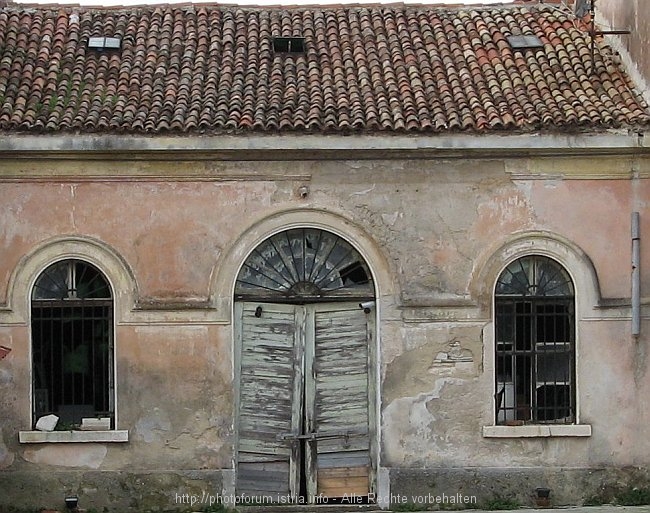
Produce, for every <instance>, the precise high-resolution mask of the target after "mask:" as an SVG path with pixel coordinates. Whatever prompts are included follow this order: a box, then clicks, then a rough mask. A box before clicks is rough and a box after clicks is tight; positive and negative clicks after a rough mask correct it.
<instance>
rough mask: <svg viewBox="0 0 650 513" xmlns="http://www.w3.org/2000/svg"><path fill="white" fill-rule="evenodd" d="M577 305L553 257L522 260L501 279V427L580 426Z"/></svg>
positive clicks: (497, 359)
mask: <svg viewBox="0 0 650 513" xmlns="http://www.w3.org/2000/svg"><path fill="white" fill-rule="evenodd" d="M574 299H575V298H574V287H573V283H572V281H571V278H570V277H569V275H568V273H567V272H566V270H565V269H564V268H563V267H562V266H561V265H560V264H558V263H557V262H556V261H554V260H552V259H550V258H548V257H544V256H526V257H523V258H519V259H518V260H515V261H514V262H512V263H511V264H510V265H508V266H507V267H506V268H505V270H504V271H503V272H502V273H501V275H500V276H499V279H498V281H497V285H496V297H495V312H496V318H495V333H496V341H495V342H496V343H495V347H496V354H495V362H496V394H495V397H496V422H497V424H506V425H522V424H525V423H567V424H571V423H574V422H575V420H576V406H575V300H574Z"/></svg>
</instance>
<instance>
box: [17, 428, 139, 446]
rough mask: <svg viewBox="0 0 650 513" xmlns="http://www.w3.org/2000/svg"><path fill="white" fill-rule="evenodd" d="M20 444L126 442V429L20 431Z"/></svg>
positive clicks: (127, 435) (127, 438) (127, 437)
mask: <svg viewBox="0 0 650 513" xmlns="http://www.w3.org/2000/svg"><path fill="white" fill-rule="evenodd" d="M18 440H19V442H20V443H21V444H42V443H65V442H75V443H76V442H81V443H84V442H100V443H103V442H128V441H129V432H128V430H126V429H117V430H112V431H20V432H19V433H18Z"/></svg>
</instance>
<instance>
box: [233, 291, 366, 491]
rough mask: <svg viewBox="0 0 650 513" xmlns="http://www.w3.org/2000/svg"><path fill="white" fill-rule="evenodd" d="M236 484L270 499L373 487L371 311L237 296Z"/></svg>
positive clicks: (344, 305)
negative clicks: (250, 299) (238, 297)
mask: <svg viewBox="0 0 650 513" xmlns="http://www.w3.org/2000/svg"><path fill="white" fill-rule="evenodd" d="M237 316H238V319H239V327H238V335H237V338H238V347H239V369H240V373H239V405H238V408H239V419H238V437H239V438H238V439H239V444H238V449H237V493H238V494H244V495H251V496H258V497H259V496H262V497H266V498H270V499H273V500H276V501H279V500H283V499H282V497H287V498H290V499H291V500H294V501H295V500H298V497H302V498H303V499H304V500H306V501H308V502H315V501H318V500H319V499H317V498H316V497H317V496H319V495H320V496H321V497H322V496H326V497H343V496H345V495H347V496H350V495H351V494H356V495H358V496H364V495H368V494H369V493H370V492H371V491H373V489H374V486H373V483H374V468H375V465H374V463H373V461H374V458H373V454H374V447H372V443H373V426H374V420H373V419H374V386H373V384H374V383H373V382H374V378H373V377H372V376H373V373H372V372H370V369H371V368H372V366H371V365H370V362H371V361H372V360H373V358H374V354H373V347H374V345H373V337H374V329H373V326H374V314H373V313H370V314H368V313H365V312H364V311H363V310H362V309H361V308H359V304H358V303H345V302H343V303H326V304H312V305H282V304H272V303H254V302H245V303H237Z"/></svg>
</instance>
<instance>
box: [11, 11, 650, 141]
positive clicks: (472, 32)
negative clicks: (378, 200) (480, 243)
mask: <svg viewBox="0 0 650 513" xmlns="http://www.w3.org/2000/svg"><path fill="white" fill-rule="evenodd" d="M512 34H535V35H537V36H538V37H539V38H540V40H541V41H542V43H543V48H541V49H532V50H513V49H512V48H511V47H510V45H509V43H508V41H507V36H509V35H512ZM93 36H117V37H119V38H121V41H122V45H121V49H120V50H119V51H115V50H106V51H97V50H92V49H89V48H87V42H88V39H89V38H90V37H93ZM275 36H283V37H304V38H305V43H306V51H305V52H304V54H302V53H301V54H277V53H274V51H273V45H272V40H273V37H275ZM590 44H591V43H590V40H589V35H588V34H587V32H586V31H585V30H583V29H582V28H581V24H580V22H579V20H577V19H575V18H573V17H571V15H570V14H567V13H566V12H563V11H561V10H558V9H556V8H550V7H544V6H509V7H506V6H497V7H463V8H455V9H451V8H440V7H425V6H394V5H393V6H363V5H360V6H347V7H346V6H339V7H294V8H280V7H277V8H254V7H247V8H244V7H234V6H233V7H224V6H220V7H217V6H200V5H196V6H178V5H177V6H172V5H158V6H142V7H138V8H129V9H127V8H111V9H101V8H80V7H41V8H34V7H25V6H18V5H9V6H8V7H4V8H2V10H0V130H3V131H32V132H57V131H74V132H114V133H138V132H139V133H151V134H154V133H161V132H172V133H223V132H229V133H233V132H245V131H256V132H278V131H300V132H314V133H322V132H378V131H383V132H416V133H417V132H429V133H433V132H446V131H470V132H479V133H480V132H489V131H496V130H499V131H503V130H506V131H518V132H522V131H523V132H525V131H533V130H538V129H542V128H543V129H548V130H576V129H600V128H608V127H621V126H623V127H625V126H640V125H645V124H647V123H648V122H649V121H650V114H649V112H648V108H647V105H646V104H645V103H644V102H643V100H642V98H641V96H640V95H639V93H638V92H637V91H636V90H635V89H634V85H633V84H632V83H631V81H630V79H629V77H628V76H627V75H626V74H625V71H624V70H623V69H622V67H621V65H620V64H619V62H618V60H617V58H616V55H615V54H614V53H613V52H612V50H611V49H610V48H608V47H606V46H605V45H603V44H602V42H599V44H598V45H597V51H596V55H595V60H594V62H592V56H591V46H590Z"/></svg>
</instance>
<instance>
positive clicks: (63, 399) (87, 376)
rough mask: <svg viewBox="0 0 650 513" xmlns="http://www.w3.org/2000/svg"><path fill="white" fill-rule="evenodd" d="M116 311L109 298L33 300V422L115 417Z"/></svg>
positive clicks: (70, 421)
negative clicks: (53, 418)
mask: <svg viewBox="0 0 650 513" xmlns="http://www.w3.org/2000/svg"><path fill="white" fill-rule="evenodd" d="M112 316H113V312H112V301H111V300H83V299H81V300H80V299H74V300H33V301H32V344H33V361H34V367H35V368H34V384H33V386H34V398H35V400H34V402H33V415H34V423H35V422H36V420H37V419H38V418H39V417H40V416H42V415H46V414H50V413H54V414H57V415H59V416H60V417H61V419H62V424H66V423H72V424H77V423H79V422H80V420H81V417H83V416H104V417H110V418H113V417H114V411H113V400H112V397H111V394H112V390H113V382H112V381H113V380H112V361H111V358H112V347H113V342H112Z"/></svg>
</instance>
